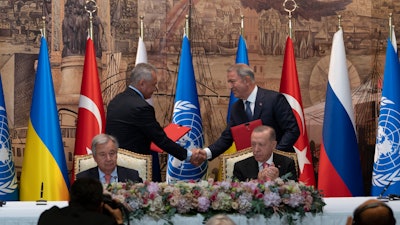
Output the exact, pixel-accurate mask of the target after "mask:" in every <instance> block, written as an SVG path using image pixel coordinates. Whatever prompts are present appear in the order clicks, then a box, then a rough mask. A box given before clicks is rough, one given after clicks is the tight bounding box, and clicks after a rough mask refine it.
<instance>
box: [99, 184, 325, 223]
mask: <svg viewBox="0 0 400 225" xmlns="http://www.w3.org/2000/svg"><path fill="white" fill-rule="evenodd" d="M106 192H108V194H110V195H111V196H112V198H113V199H117V200H119V201H121V202H122V203H123V204H124V205H125V207H126V208H127V209H128V210H129V215H130V216H131V217H133V218H136V219H141V218H143V216H144V215H147V216H150V217H153V218H155V219H164V220H166V221H168V222H169V223H171V222H170V221H171V218H172V216H173V215H175V213H179V214H183V215H195V214H198V213H200V214H202V215H203V216H204V220H206V219H208V218H209V217H211V216H213V215H215V214H218V213H237V214H242V215H245V216H247V217H248V218H250V217H252V216H254V215H257V214H261V215H263V216H264V217H265V218H270V217H271V216H272V215H274V214H277V215H279V216H280V217H284V216H285V217H286V219H287V221H288V223H289V224H292V223H293V222H294V221H295V220H297V219H301V218H302V217H303V216H305V213H312V214H316V213H320V212H322V208H323V206H324V205H325V203H324V201H323V199H322V195H321V193H320V192H319V191H318V190H315V189H314V187H312V186H306V185H305V184H303V183H301V182H300V183H298V182H295V181H292V180H283V179H281V178H278V179H276V180H274V181H267V182H261V181H250V182H233V181H232V182H230V181H222V182H215V181H214V180H212V179H210V180H208V181H200V182H176V183H174V184H167V183H154V182H148V181H145V182H144V183H129V182H128V183H113V184H110V185H108V186H107V187H106Z"/></svg>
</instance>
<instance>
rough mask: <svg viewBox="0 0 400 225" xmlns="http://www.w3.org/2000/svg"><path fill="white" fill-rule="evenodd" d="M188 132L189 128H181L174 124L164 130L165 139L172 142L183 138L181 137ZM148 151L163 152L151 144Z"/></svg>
mask: <svg viewBox="0 0 400 225" xmlns="http://www.w3.org/2000/svg"><path fill="white" fill-rule="evenodd" d="M189 131H190V128H189V127H185V126H181V125H178V124H175V123H170V124H169V125H168V126H166V127H165V128H164V132H165V133H166V134H167V137H168V138H169V139H171V140H173V141H178V140H179V139H180V138H181V137H183V135H185V134H186V133H187V132H189ZM150 149H151V150H153V151H155V152H160V153H161V152H163V150H162V149H161V148H160V147H158V146H157V145H156V144H154V143H153V142H152V143H151V145H150Z"/></svg>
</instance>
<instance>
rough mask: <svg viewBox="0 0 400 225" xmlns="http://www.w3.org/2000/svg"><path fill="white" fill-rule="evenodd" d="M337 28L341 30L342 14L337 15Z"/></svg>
mask: <svg viewBox="0 0 400 225" xmlns="http://www.w3.org/2000/svg"><path fill="white" fill-rule="evenodd" d="M337 18H338V29H339V30H341V29H342V15H338V16H337Z"/></svg>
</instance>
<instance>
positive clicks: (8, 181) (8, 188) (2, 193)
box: [0, 76, 18, 201]
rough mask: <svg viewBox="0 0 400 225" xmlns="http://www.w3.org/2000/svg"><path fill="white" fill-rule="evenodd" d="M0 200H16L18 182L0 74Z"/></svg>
mask: <svg viewBox="0 0 400 225" xmlns="http://www.w3.org/2000/svg"><path fill="white" fill-rule="evenodd" d="M0 200H3V201H16V200H18V182H17V175H16V173H15V167H14V162H13V154H12V151H11V143H10V135H9V132H8V121H7V112H6V104H5V102H4V94H3V85H2V82H1V76H0Z"/></svg>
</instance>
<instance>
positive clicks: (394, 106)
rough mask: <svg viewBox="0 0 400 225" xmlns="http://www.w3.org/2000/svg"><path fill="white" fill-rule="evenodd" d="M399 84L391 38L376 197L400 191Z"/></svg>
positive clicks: (375, 178)
mask: <svg viewBox="0 0 400 225" xmlns="http://www.w3.org/2000/svg"><path fill="white" fill-rule="evenodd" d="M399 84H400V66H399V59H398V56H397V54H396V52H395V50H394V47H393V45H392V44H391V42H390V40H388V42H387V47H386V62H385V69H384V76H383V90H382V98H381V103H380V111H379V121H378V130H377V135H376V145H375V157H374V167H373V171H372V188H371V194H372V195H373V196H378V195H381V194H383V195H387V194H400V151H399V149H400V148H399V147H400V89H399ZM385 189H386V190H385Z"/></svg>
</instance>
